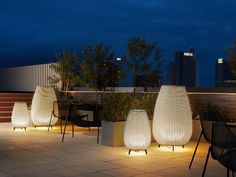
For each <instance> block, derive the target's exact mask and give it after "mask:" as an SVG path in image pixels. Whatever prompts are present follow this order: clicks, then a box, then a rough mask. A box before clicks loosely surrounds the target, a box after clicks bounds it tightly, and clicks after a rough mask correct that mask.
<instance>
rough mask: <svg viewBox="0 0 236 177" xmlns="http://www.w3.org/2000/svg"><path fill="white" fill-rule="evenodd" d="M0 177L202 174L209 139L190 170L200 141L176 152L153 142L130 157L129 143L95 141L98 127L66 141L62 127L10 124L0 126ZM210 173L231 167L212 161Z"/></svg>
mask: <svg viewBox="0 0 236 177" xmlns="http://www.w3.org/2000/svg"><path fill="white" fill-rule="evenodd" d="M0 131H1V132H0V139H1V141H0V177H12V176H14V177H28V176H34V177H39V176H40V177H42V176H43V177H49V176H50V177H51V176H55V177H57V176H58V177H80V176H82V177H83V176H84V177H87V176H88V177H97V176H102V177H103V176H104V177H110V176H118V177H119V176H122V177H123V176H139V177H152V176H155V177H164V176H174V177H185V176H186V177H188V176H189V177H199V176H201V173H202V169H203V166H204V162H205V158H206V153H207V150H208V147H209V144H207V143H200V145H199V149H198V151H197V154H196V157H195V160H194V162H193V166H192V169H191V170H189V169H188V165H189V162H190V160H191V157H192V154H193V151H194V148H195V145H196V143H195V142H189V143H188V144H187V145H186V146H185V148H176V151H175V152H172V150H171V148H169V147H166V146H161V148H158V147H157V143H155V142H153V143H152V144H151V145H150V147H149V148H148V155H142V154H141V155H140V154H136V155H130V156H129V155H128V154H127V149H126V147H124V146H123V147H110V146H104V145H101V144H96V130H94V131H93V132H91V133H90V132H88V131H87V129H80V128H76V136H75V138H74V139H73V138H71V134H70V132H68V133H67V134H66V139H65V142H63V143H62V142H61V134H60V131H59V129H53V131H50V132H48V131H47V130H46V129H45V130H37V129H34V128H30V129H28V130H27V131H26V132H23V131H22V132H18V131H15V132H13V131H12V126H11V124H10V123H1V124H0ZM206 176H214V177H220V176H226V169H225V168H224V167H223V166H222V165H220V164H219V163H218V162H217V161H215V160H212V159H211V158H210V159H209V162H208V167H207V171H206Z"/></svg>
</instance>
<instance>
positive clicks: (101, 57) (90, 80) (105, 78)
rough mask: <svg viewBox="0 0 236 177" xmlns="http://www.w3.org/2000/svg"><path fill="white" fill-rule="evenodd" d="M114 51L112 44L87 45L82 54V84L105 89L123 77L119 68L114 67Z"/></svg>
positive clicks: (80, 60)
mask: <svg viewBox="0 0 236 177" xmlns="http://www.w3.org/2000/svg"><path fill="white" fill-rule="evenodd" d="M114 58H115V57H114V53H112V52H110V46H107V45H104V44H97V45H95V46H92V45H88V46H86V47H85V48H84V49H83V50H82V52H81V55H80V59H79V62H78V63H79V65H80V69H81V70H80V85H81V86H86V87H88V86H89V87H94V88H97V89H104V88H106V87H108V86H111V85H112V82H119V81H120V80H118V79H122V77H121V76H118V75H119V74H121V72H118V70H119V68H118V69H117V70H115V69H116V68H115V67H114V61H115V60H114Z"/></svg>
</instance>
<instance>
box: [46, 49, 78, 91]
mask: <svg viewBox="0 0 236 177" xmlns="http://www.w3.org/2000/svg"><path fill="white" fill-rule="evenodd" d="M56 58H57V61H56V62H54V63H51V64H50V68H51V69H52V70H53V71H54V72H55V74H54V75H53V76H51V77H49V78H48V79H49V81H50V82H51V83H52V84H57V83H60V82H61V84H62V91H65V92H67V91H69V90H70V89H71V88H72V86H74V84H76V82H77V80H78V79H77V75H76V72H75V69H76V65H75V64H76V62H75V59H76V58H77V57H76V53H69V52H63V53H58V54H56Z"/></svg>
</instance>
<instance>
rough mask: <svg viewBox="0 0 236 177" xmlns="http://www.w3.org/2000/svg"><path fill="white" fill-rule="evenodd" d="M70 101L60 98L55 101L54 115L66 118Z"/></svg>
mask: <svg viewBox="0 0 236 177" xmlns="http://www.w3.org/2000/svg"><path fill="white" fill-rule="evenodd" d="M69 105H70V102H69V101H67V100H60V101H54V102H53V111H52V113H53V116H54V117H57V118H59V119H65V118H66V116H67V115H68V111H69Z"/></svg>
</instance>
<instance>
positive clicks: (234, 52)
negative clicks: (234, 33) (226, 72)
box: [227, 39, 236, 76]
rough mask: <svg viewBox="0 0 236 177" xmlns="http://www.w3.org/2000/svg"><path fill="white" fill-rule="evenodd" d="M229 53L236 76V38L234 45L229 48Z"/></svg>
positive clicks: (231, 66) (230, 63)
mask: <svg viewBox="0 0 236 177" xmlns="http://www.w3.org/2000/svg"><path fill="white" fill-rule="evenodd" d="M227 55H228V62H229V65H230V68H231V72H232V73H233V74H234V75H235V76H236V39H235V40H234V43H233V47H232V48H230V49H228V50H227Z"/></svg>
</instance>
